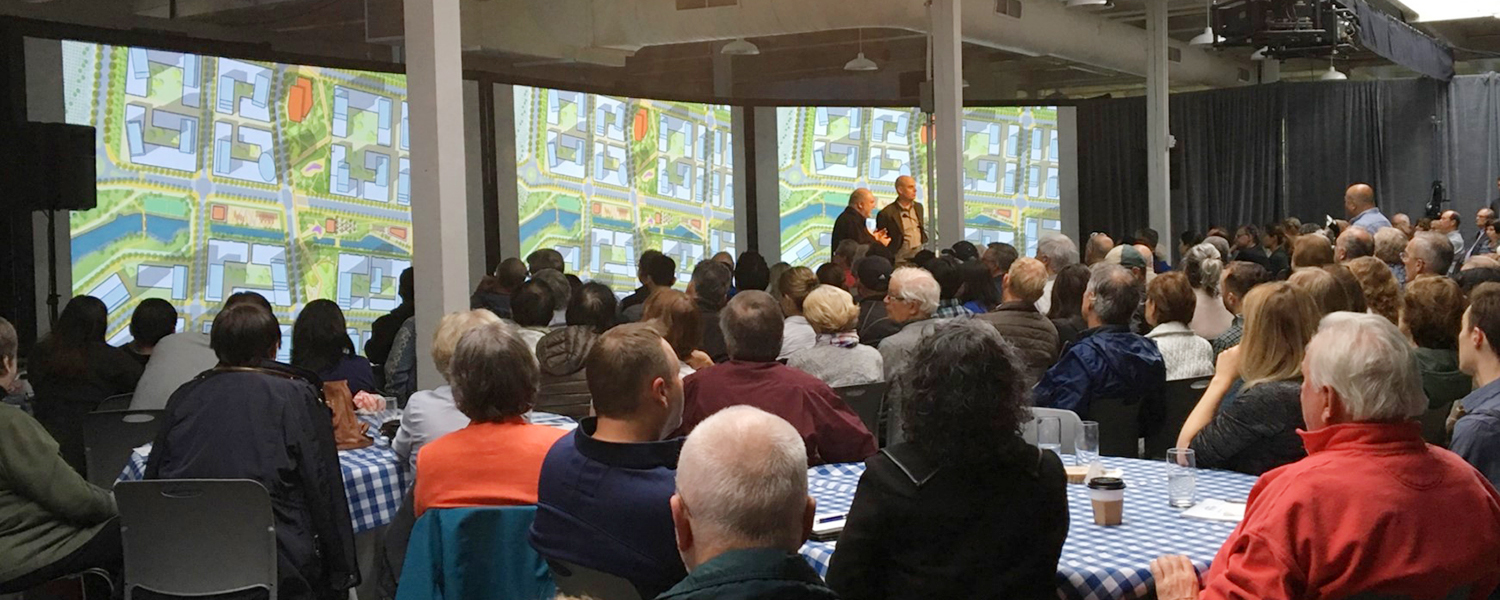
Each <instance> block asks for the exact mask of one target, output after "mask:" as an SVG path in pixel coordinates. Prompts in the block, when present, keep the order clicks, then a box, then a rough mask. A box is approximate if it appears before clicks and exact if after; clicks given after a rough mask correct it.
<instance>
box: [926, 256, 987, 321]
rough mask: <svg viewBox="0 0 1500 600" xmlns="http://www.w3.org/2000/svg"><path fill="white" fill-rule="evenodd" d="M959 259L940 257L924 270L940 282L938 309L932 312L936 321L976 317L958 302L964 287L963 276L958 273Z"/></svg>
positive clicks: (929, 263) (931, 261) (929, 262)
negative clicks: (960, 291) (960, 290)
mask: <svg viewBox="0 0 1500 600" xmlns="http://www.w3.org/2000/svg"><path fill="white" fill-rule="evenodd" d="M959 264H960V263H959V262H958V259H956V258H953V257H951V256H940V257H938V258H934V259H932V260H930V261H928V262H927V264H926V265H925V266H923V267H922V268H923V269H926V270H927V272H928V273H932V278H933V279H936V280H937V282H938V307H937V310H934V311H932V318H934V319H956V318H964V319H967V318H969V317H971V316H973V315H974V313H971V312H969V309H967V308H964V305H963V303H962V302H959V301H958V290H959V288H960V287H963V279H962V277H963V275H962V274H960V273H959V272H958V266H959Z"/></svg>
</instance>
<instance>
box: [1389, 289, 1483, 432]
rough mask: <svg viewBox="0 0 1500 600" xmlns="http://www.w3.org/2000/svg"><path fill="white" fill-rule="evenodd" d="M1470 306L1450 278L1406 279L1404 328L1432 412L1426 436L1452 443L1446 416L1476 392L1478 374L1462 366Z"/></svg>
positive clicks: (1425, 420) (1425, 427) (1427, 417)
mask: <svg viewBox="0 0 1500 600" xmlns="http://www.w3.org/2000/svg"><path fill="white" fill-rule="evenodd" d="M1468 308H1469V306H1468V302H1467V301H1465V300H1464V294H1463V291H1462V290H1460V289H1459V288H1458V284H1457V283H1454V281H1453V280H1452V279H1449V278H1447V277H1419V278H1417V279H1416V280H1414V281H1412V282H1411V283H1408V284H1406V294H1405V295H1404V296H1403V298H1402V302H1401V318H1400V322H1401V331H1402V333H1405V334H1406V336H1407V337H1408V338H1411V341H1412V343H1413V344H1416V346H1417V352H1416V354H1417V363H1418V364H1419V365H1420V366H1421V371H1422V391H1423V392H1426V394H1427V413H1426V414H1424V415H1423V416H1422V437H1423V438H1425V439H1426V440H1427V443H1429V444H1437V445H1439V446H1442V447H1445V448H1446V447H1447V446H1448V432H1447V429H1446V421H1447V418H1448V413H1449V412H1450V411H1451V409H1452V408H1453V403H1454V402H1457V401H1458V400H1460V399H1462V398H1463V397H1464V396H1467V395H1469V392H1472V391H1474V379H1473V378H1472V377H1470V376H1469V375H1466V374H1464V372H1463V371H1461V370H1459V368H1458V334H1459V331H1460V330H1462V329H1463V316H1464V311H1465V310H1467V309H1468Z"/></svg>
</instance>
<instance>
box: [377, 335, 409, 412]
mask: <svg viewBox="0 0 1500 600" xmlns="http://www.w3.org/2000/svg"><path fill="white" fill-rule="evenodd" d="M380 369H381V372H382V373H381V374H382V375H384V376H385V377H384V379H385V387H384V390H383V393H384V394H385V395H387V396H395V397H396V404H397V406H400V407H401V408H406V403H407V402H408V401H409V400H411V395H412V394H414V393H416V392H417V318H416V317H411V318H409V319H407V320H406V322H405V323H402V324H401V328H400V329H398V330H396V341H395V342H394V343H392V344H391V353H390V354H389V355H388V356H386V359H385V364H384V365H381V366H380Z"/></svg>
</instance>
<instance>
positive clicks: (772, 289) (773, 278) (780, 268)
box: [726, 262, 792, 302]
mask: <svg viewBox="0 0 1500 600" xmlns="http://www.w3.org/2000/svg"><path fill="white" fill-rule="evenodd" d="M790 268H792V265H789V264H787V263H784V262H779V263H776V264H774V265H771V270H770V277H769V278H768V279H767V280H766V281H768V282H770V283H768V284H767V285H766V293H768V294H770V295H771V297H772V298H780V297H781V292H780V291H779V290H777V289H776V282H778V281H781V274H782V273H785V272H786V271H787V269H790ZM726 302H727V300H726Z"/></svg>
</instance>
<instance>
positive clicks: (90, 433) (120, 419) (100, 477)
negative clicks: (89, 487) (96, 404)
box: [83, 410, 165, 489]
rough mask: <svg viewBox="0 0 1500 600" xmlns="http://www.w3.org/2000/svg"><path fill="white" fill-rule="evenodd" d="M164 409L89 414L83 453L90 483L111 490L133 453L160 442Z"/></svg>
mask: <svg viewBox="0 0 1500 600" xmlns="http://www.w3.org/2000/svg"><path fill="white" fill-rule="evenodd" d="M164 412H165V411H160V410H115V411H107V412H93V413H89V414H88V416H87V417H85V418H84V422H83V452H84V456H85V457H86V459H87V464H88V480H89V483H92V484H94V485H97V486H99V487H102V488H106V489H108V488H110V487H113V486H114V484H115V480H116V479H119V478H120V472H121V471H123V470H124V469H125V463H127V462H129V461H130V452H131V450H134V449H135V448H137V447H139V446H142V445H144V444H146V443H148V442H150V441H152V440H154V439H156V431H157V429H159V428H160V427H161V417H162V414H163V413H164Z"/></svg>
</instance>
